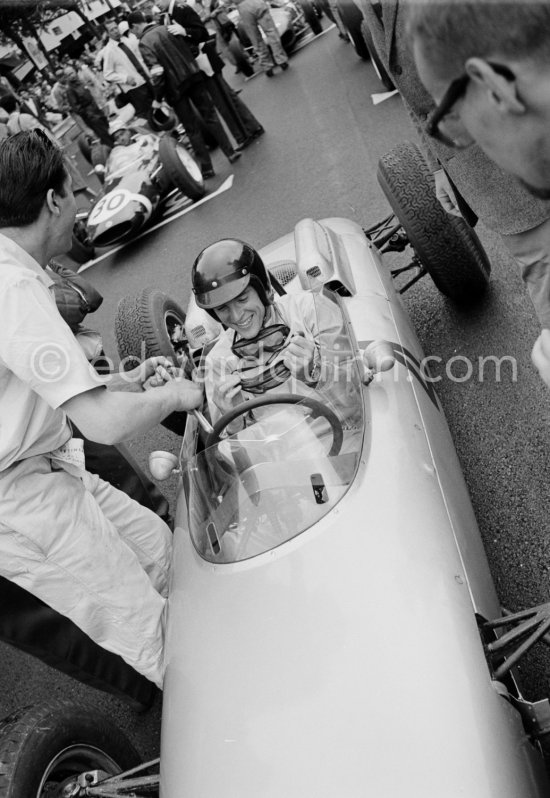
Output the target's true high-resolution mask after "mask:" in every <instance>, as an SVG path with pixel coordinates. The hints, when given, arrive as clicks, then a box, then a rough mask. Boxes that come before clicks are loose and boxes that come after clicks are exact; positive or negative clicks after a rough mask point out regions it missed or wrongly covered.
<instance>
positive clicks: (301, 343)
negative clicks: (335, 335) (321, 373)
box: [283, 332, 315, 382]
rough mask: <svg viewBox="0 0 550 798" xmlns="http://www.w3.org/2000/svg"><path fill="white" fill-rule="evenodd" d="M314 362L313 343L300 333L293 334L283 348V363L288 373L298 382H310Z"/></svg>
mask: <svg viewBox="0 0 550 798" xmlns="http://www.w3.org/2000/svg"><path fill="white" fill-rule="evenodd" d="M314 361H315V343H314V342H313V341H310V340H309V339H308V338H306V337H305V336H304V334H303V333H302V332H298V333H294V335H293V336H292V338H291V339H290V343H289V344H288V345H287V346H286V347H285V350H284V354H283V363H284V364H285V366H286V367H287V369H288V370H289V371H290V373H291V374H292V375H293V376H294V377H296V378H297V379H299V380H302V381H304V382H310V381H311V379H312V373H313V368H314Z"/></svg>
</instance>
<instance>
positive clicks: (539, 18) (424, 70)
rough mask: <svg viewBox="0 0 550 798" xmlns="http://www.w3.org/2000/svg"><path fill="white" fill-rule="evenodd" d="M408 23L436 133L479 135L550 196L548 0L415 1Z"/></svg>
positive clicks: (463, 140) (461, 138) (500, 160)
mask: <svg viewBox="0 0 550 798" xmlns="http://www.w3.org/2000/svg"><path fill="white" fill-rule="evenodd" d="M408 24H409V32H410V36H411V41H412V45H413V49H414V55H415V60H416V65H417V67H418V72H419V74H420V78H421V79H422V82H423V83H424V85H425V86H426V88H427V89H428V91H429V92H430V93H431V94H432V96H433V97H434V99H435V102H436V104H437V106H438V107H437V109H436V111H435V112H434V114H435V115H434V116H433V117H432V122H433V123H435V122H437V123H438V124H437V125H435V124H432V126H431V133H432V135H436V136H439V137H440V138H441V134H443V137H444V138H447V139H451V140H453V141H454V142H455V143H458V144H460V145H463V146H465V145H467V144H468V143H470V142H472V141H476V142H477V143H478V144H479V146H480V147H482V149H483V150H484V151H485V152H486V154H487V155H488V156H489V158H491V159H492V160H493V161H495V162H496V163H497V164H498V165H499V166H500V167H501V168H502V169H504V170H505V171H507V172H510V173H511V174H513V175H515V176H516V177H518V178H519V179H520V180H521V182H522V183H524V185H525V186H526V187H527V188H528V189H529V190H530V191H531V192H532V193H534V194H536V195H537V196H540V197H544V198H550V3H548V2H547V1H546V0H414V2H412V0H410V7H409V21H408ZM429 130H430V128H429Z"/></svg>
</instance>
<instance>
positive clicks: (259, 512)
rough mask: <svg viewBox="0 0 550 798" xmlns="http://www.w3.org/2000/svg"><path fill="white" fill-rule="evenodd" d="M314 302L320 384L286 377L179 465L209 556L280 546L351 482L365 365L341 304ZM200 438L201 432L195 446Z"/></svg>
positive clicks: (231, 558)
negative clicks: (361, 374) (359, 360)
mask: <svg viewBox="0 0 550 798" xmlns="http://www.w3.org/2000/svg"><path fill="white" fill-rule="evenodd" d="M327 302H330V303H331V307H330V308H329V307H328V306H327V305H326V303H327ZM313 304H314V306H315V308H316V313H317V318H318V327H317V334H316V343H317V344H318V347H319V349H318V352H319V354H320V358H319V359H318V360H317V363H316V375H315V377H316V381H315V384H313V385H312V384H309V385H307V384H305V383H303V382H302V383H301V384H299V383H300V381H299V380H297V379H293V378H289V379H288V380H286V382H283V383H282V384H280V383H277V387H276V388H274V389H272V388H269V389H268V390H266V391H265V392H264V393H263V394H262V395H261V396H258V395H257V394H255V395H251V396H250V397H247V399H248V401H247V402H245V403H243V405H242V406H241V409H242V413H240V414H239V413H237V415H236V416H235V417H234V418H233V419H228V423H227V426H226V427H225V429H224V430H221V431H220V440H219V442H218V443H215V444H214V445H212V446H210V447H209V448H206V449H204V450H203V451H200V452H198V453H196V454H195V455H194V456H192V457H191V458H190V459H188V460H185V461H184V462H183V463H182V466H183V475H184V480H183V481H184V487H185V490H186V495H187V507H188V514H189V528H190V532H191V536H192V539H193V543H194V545H195V547H196V549H197V551H198V552H199V554H200V555H201V556H202V557H204V558H205V559H206V560H208V561H210V562H214V563H230V562H238V561H240V560H246V559H248V558H250V557H254V556H257V555H259V554H262V553H264V552H266V551H269V550H271V549H274V548H276V547H278V546H280V545H282V544H283V543H285V542H286V541H288V540H290V539H292V538H294V537H296V535H299V534H300V533H301V532H303V531H304V530H306V529H308V528H309V527H311V526H312V525H313V524H315V523H316V522H317V521H319V520H320V519H321V518H322V517H323V516H325V515H326V514H327V513H328V512H330V510H331V509H332V508H333V507H334V506H335V505H336V504H337V503H338V502H339V501H340V499H341V498H342V497H343V496H344V494H345V493H346V491H347V490H348V488H349V487H350V485H351V484H352V481H353V478H354V475H355V473H356V470H357V467H358V463H359V458H360V454H361V448H362V442H363V431H364V424H363V408H362V393H361V383H360V378H359V370H358V368H357V364H356V360H355V355H354V352H353V347H352V344H351V341H350V340H349V337H348V336H347V334H346V326H345V324H344V320H343V318H342V314H341V311H340V309H339V307H338V304H337V302H336V301H335V300H334V298H332V297H325V296H324V295H316V296H314V299H313ZM335 310H336V311H337V315H336V313H335ZM325 318H329V319H330V324H324V323H323V319H325ZM335 319H339V324H335ZM310 383H311V380H310ZM269 384H270V385H271V383H269ZM222 424H223V421H222ZM235 428H236V429H237V431H235ZM201 434H203V433H201ZM200 442H201V436H200V435H198V434H197V435H196V437H195V443H196V445H197V448H198V447H199V446H200Z"/></svg>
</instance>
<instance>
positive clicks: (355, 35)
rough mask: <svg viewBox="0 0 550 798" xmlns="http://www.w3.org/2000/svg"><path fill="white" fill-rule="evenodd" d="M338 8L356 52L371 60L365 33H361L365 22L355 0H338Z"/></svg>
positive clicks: (366, 59) (364, 58) (365, 59)
mask: <svg viewBox="0 0 550 798" xmlns="http://www.w3.org/2000/svg"><path fill="white" fill-rule="evenodd" d="M338 10H339V12H340V16H341V18H342V22H343V23H344V25H345V26H346V30H347V32H348V34H349V37H350V39H351V41H352V44H353V46H354V47H355V52H356V53H357V55H358V56H359V58H362V59H363V61H369V60H370V52H369V49H368V47H367V45H366V44H365V40H364V39H363V34H362V33H361V25H362V24H363V15H362V13H361V12H360V11H359V9H358V8H357V6H356V5H355V3H354V2H353V0H338Z"/></svg>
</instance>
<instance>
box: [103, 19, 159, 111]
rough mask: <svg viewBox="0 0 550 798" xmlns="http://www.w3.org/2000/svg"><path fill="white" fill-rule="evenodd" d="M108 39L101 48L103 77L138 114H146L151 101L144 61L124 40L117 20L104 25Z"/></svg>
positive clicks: (148, 79)
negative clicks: (115, 87) (114, 86)
mask: <svg viewBox="0 0 550 798" xmlns="http://www.w3.org/2000/svg"><path fill="white" fill-rule="evenodd" d="M105 27H106V30H107V34H108V36H109V41H108V42H107V44H106V45H105V47H104V48H103V77H104V78H105V80H106V81H107V83H110V84H114V85H116V86H117V87H118V89H119V90H120V92H121V93H122V95H123V96H124V98H125V101H126V102H127V103H131V104H132V105H133V106H134V108H135V110H136V114H137V115H138V116H146V115H147V112H148V111H149V109H150V108H151V103H152V101H153V91H152V88H151V82H150V75H149V72H148V70H147V67H146V66H145V64H144V62H143V58H139V57H138V56H137V55H135V53H134V52H133V50H132V48H131V47H129V46H128V45H127V44H126V43H125V42H124V41H122V37H121V33H120V30H119V27H118V23H117V22H116V20H108V22H107V23H106V25H105Z"/></svg>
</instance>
